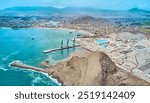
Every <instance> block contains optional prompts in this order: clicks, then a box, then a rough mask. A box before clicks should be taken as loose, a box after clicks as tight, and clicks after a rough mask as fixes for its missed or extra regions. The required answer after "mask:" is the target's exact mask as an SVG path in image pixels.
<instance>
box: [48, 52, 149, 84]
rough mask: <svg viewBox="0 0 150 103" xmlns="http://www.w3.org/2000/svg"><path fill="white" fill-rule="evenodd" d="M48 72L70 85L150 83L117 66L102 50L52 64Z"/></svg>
mask: <svg viewBox="0 0 150 103" xmlns="http://www.w3.org/2000/svg"><path fill="white" fill-rule="evenodd" d="M48 73H49V75H52V76H53V77H54V78H57V79H58V81H59V82H61V83H62V84H63V85H69V86H99V85H107V86H108V85H140V86H141V85H150V83H147V82H146V81H144V80H141V79H139V78H137V77H135V76H133V75H131V74H130V73H127V72H126V71H123V70H122V69H120V68H118V67H116V66H115V63H114V62H113V61H112V60H111V59H110V58H109V57H108V56H107V55H106V54H105V53H102V52H100V53H99V52H94V53H91V54H89V55H88V56H87V57H78V56H75V57H72V58H71V59H70V60H69V61H66V62H62V63H58V64H56V65H55V66H51V68H49V69H48Z"/></svg>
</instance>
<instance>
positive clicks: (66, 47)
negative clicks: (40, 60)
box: [43, 45, 80, 53]
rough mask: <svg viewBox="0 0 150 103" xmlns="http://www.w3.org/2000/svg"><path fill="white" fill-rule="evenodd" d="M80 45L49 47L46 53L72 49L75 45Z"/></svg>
mask: <svg viewBox="0 0 150 103" xmlns="http://www.w3.org/2000/svg"><path fill="white" fill-rule="evenodd" d="M79 46H80V45H73V46H65V47H62V48H54V49H49V50H44V51H43V52H44V53H51V52H54V51H59V50H64V49H70V48H75V47H79Z"/></svg>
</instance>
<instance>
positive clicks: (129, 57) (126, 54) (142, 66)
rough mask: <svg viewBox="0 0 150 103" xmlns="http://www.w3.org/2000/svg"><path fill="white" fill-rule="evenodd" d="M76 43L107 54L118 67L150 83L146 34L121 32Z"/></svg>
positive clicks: (148, 45) (148, 48)
mask: <svg viewBox="0 0 150 103" xmlns="http://www.w3.org/2000/svg"><path fill="white" fill-rule="evenodd" d="M76 41H77V42H78V43H79V44H80V46H81V47H83V48H85V49H88V50H90V51H100V52H104V53H106V54H107V55H108V56H109V57H110V58H111V59H112V61H114V62H115V64H116V66H118V67H120V68H122V69H124V70H125V71H127V72H130V73H131V74H133V75H135V76H137V77H139V78H141V79H144V80H146V81H148V82H150V40H149V39H148V38H146V37H145V36H144V34H141V33H130V32H120V33H112V34H109V35H108V36H107V37H106V38H96V39H95V38H78V39H76Z"/></svg>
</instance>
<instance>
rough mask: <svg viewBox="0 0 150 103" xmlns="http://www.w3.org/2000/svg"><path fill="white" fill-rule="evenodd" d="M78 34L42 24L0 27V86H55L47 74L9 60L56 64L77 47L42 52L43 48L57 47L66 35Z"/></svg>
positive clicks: (69, 37)
mask: <svg viewBox="0 0 150 103" xmlns="http://www.w3.org/2000/svg"><path fill="white" fill-rule="evenodd" d="M77 34H78V33H77V32H73V33H71V34H70V32H69V31H67V30H53V29H42V28H22V29H15V30H14V29H11V28H0V86H58V85H59V84H58V83H57V82H56V81H55V80H53V79H51V78H50V77H49V76H48V75H47V74H43V73H40V72H33V71H30V70H24V69H18V68H12V67H10V66H9V64H10V63H11V62H13V61H15V60H21V61H22V62H24V63H26V64H29V65H33V66H37V67H39V63H40V62H42V61H44V60H49V61H50V64H56V63H58V62H59V61H60V60H62V59H64V58H66V57H68V56H69V55H70V54H71V53H72V52H74V51H75V50H77V49H73V48H72V49H69V50H63V51H57V52H53V53H49V54H44V53H43V50H47V49H52V48H56V47H60V42H61V41H62V40H64V44H66V43H65V42H66V41H67V40H68V39H73V38H75V37H76V36H77ZM70 45H72V42H70Z"/></svg>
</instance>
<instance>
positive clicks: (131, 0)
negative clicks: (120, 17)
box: [0, 0, 150, 10]
mask: <svg viewBox="0 0 150 103" xmlns="http://www.w3.org/2000/svg"><path fill="white" fill-rule="evenodd" d="M14 6H57V7H66V6H74V7H92V8H101V9H115V10H118V9H119V10H121V9H130V8H133V7H138V8H141V9H150V0H0V9H4V8H8V7H14Z"/></svg>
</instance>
